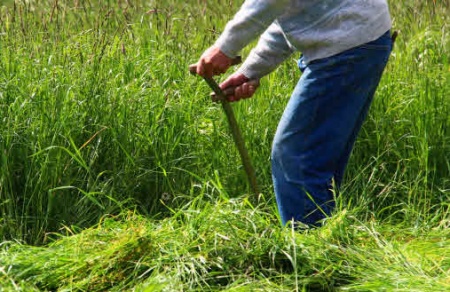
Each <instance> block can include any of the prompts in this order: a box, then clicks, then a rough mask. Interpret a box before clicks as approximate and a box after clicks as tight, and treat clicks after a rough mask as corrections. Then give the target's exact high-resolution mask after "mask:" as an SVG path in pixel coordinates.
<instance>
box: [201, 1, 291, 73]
mask: <svg viewBox="0 0 450 292" xmlns="http://www.w3.org/2000/svg"><path fill="white" fill-rule="evenodd" d="M290 1H291V0H247V1H245V3H244V4H243V5H242V7H241V9H240V10H239V11H238V12H237V13H236V15H235V16H234V18H233V19H232V20H231V21H230V22H228V24H227V25H226V27H225V30H224V32H223V33H222V34H221V36H220V37H219V39H218V40H217V41H216V43H215V44H214V45H213V46H212V47H211V48H209V49H208V50H206V51H205V52H204V53H203V55H202V56H201V57H200V59H199V61H198V62H197V74H199V75H201V76H204V77H211V76H213V75H218V74H221V73H224V72H225V71H226V70H227V69H228V68H229V67H230V65H231V59H232V58H234V57H235V56H236V55H237V53H238V52H239V51H240V50H241V49H242V48H244V47H245V46H246V45H247V44H249V43H250V42H251V41H252V40H253V39H254V38H256V37H257V36H259V35H260V34H261V33H262V32H263V31H264V30H265V29H266V28H267V27H268V26H269V25H270V24H271V23H273V22H274V20H275V19H276V18H277V17H278V16H280V15H281V14H282V13H283V12H284V11H285V9H286V8H287V6H288V4H289V3H290Z"/></svg>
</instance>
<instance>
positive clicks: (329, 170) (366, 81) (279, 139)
mask: <svg viewBox="0 0 450 292" xmlns="http://www.w3.org/2000/svg"><path fill="white" fill-rule="evenodd" d="M391 50H392V41H391V38H390V33H389V31H388V32H386V33H385V34H384V35H383V36H381V37H380V38H378V39H377V40H375V41H372V42H369V43H366V44H364V45H361V46H358V47H355V48H353V49H350V50H347V51H344V52H342V53H340V54H337V55H334V56H332V57H328V58H324V59H320V60H315V61H312V62H311V63H309V64H305V63H304V61H303V58H300V60H299V67H300V70H301V71H302V72H303V74H302V76H301V78H300V80H299V82H298V84H297V86H296V87H295V90H294V92H293V93H292V96H291V98H290V100H289V102H288V104H287V107H286V109H285V111H284V113H283V115H282V117H281V120H280V123H279V125H278V128H277V132H276V134H275V138H274V142H273V146H272V155H271V162H272V176H273V183H274V189H275V195H276V199H277V204H278V210H279V213H280V217H281V220H282V224H283V225H285V224H286V223H287V222H289V221H291V220H294V221H295V222H302V223H304V224H307V225H316V224H318V223H319V221H320V220H321V219H323V218H325V217H327V216H329V215H330V214H331V212H332V211H333V209H334V207H335V202H334V199H335V198H334V195H333V194H334V193H335V192H334V191H333V186H334V187H335V188H337V189H338V188H339V186H340V184H341V182H342V177H343V174H344V170H345V167H346V165H347V162H348V159H349V156H350V153H351V150H352V148H353V145H354V142H355V139H356V136H357V134H358V132H359V130H360V128H361V125H362V123H363V121H364V119H365V117H366V115H367V112H368V109H369V106H370V104H371V102H372V98H373V95H374V93H375V90H376V88H377V86H378V83H379V81H380V78H381V75H382V73H383V70H384V68H385V66H386V63H387V61H388V59H389V55H390V52H391Z"/></svg>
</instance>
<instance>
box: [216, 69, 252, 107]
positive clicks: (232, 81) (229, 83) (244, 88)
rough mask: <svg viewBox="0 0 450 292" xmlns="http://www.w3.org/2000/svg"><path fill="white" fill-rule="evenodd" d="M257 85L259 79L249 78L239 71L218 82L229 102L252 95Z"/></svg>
mask: <svg viewBox="0 0 450 292" xmlns="http://www.w3.org/2000/svg"><path fill="white" fill-rule="evenodd" d="M258 87H259V79H253V80H250V79H248V78H247V77H245V75H244V74H241V73H234V74H232V75H231V76H229V77H228V78H227V79H226V80H225V81H224V82H222V83H221V84H220V88H221V89H222V90H223V91H224V93H225V95H226V97H227V99H228V101H230V102H233V101H239V100H241V99H243V98H250V97H252V96H253V94H254V93H255V91H256V89H257V88H258Z"/></svg>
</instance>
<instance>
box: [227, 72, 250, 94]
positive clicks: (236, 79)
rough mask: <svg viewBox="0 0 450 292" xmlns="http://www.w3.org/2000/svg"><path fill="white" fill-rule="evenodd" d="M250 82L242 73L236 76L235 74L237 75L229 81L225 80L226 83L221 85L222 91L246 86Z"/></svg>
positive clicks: (228, 79)
mask: <svg viewBox="0 0 450 292" xmlns="http://www.w3.org/2000/svg"><path fill="white" fill-rule="evenodd" d="M248 80H249V79H248V78H247V77H245V75H244V74H242V73H238V74H236V73H235V74H233V75H231V76H230V77H228V78H227V79H225V81H224V82H222V83H221V84H220V89H222V90H224V89H226V88H228V87H236V86H239V85H242V84H244V83H245V82H247V81H248Z"/></svg>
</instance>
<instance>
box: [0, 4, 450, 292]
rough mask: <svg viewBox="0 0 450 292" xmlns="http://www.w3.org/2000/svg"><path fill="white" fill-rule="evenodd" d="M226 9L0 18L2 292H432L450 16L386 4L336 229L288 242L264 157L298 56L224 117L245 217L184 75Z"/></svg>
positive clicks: (442, 258) (71, 10) (210, 115)
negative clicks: (249, 162)
mask: <svg viewBox="0 0 450 292" xmlns="http://www.w3.org/2000/svg"><path fill="white" fill-rule="evenodd" d="M239 3H240V1H237V0H236V1H193V0H192V1H184V2H183V3H180V2H179V1H73V2H72V1H39V2H38V1H9V2H2V4H1V6H0V118H1V121H2V122H1V123H0V156H1V159H0V214H1V218H0V237H1V239H2V240H1V241H2V242H3V244H2V249H1V254H0V290H2V289H3V290H5V291H32V290H35V291H39V290H48V291H53V290H58V291H68V290H69V291H70V290H78V291H105V290H115V291H127V290H128V291H158V290H159V291H173V290H178V291H182V290H227V289H228V290H230V291H248V290H261V291H266V290H280V291H284V290H286V291H292V290H297V291H300V290H306V291H308V290H310V291H320V290H323V291H333V290H344V291H345V290H349V291H447V290H448V288H449V287H448V286H449V280H448V279H449V276H448V270H449V267H448V260H447V258H448V255H447V251H446V250H447V249H448V244H449V242H448V239H447V238H448V234H447V231H446V230H447V227H448V224H449V222H450V221H449V218H450V217H449V213H448V212H449V208H448V206H449V205H448V199H449V195H450V179H449V177H450V156H449V153H450V133H449V131H450V130H449V129H450V118H449V117H450V115H449V113H450V100H449V96H450V61H449V55H450V31H449V29H450V26H449V23H450V22H449V15H450V7H449V4H448V3H447V2H446V1H439V2H438V1H418V0H405V1H397V2H392V1H391V3H390V6H391V10H392V15H393V19H394V28H395V29H397V30H399V32H400V36H399V38H398V40H397V43H396V47H395V50H394V52H393V54H392V56H391V59H390V62H389V65H388V68H387V69H386V72H385V75H384V77H383V80H382V82H381V84H380V87H379V90H378V92H377V95H376V97H375V100H374V103H373V106H372V108H371V111H370V114H369V117H368V119H367V121H366V123H365V124H364V126H363V130H362V132H361V134H360V136H359V139H358V141H357V144H356V147H355V149H354V152H353V155H352V158H351V161H350V163H349V167H348V171H347V177H346V181H345V184H344V187H343V190H342V195H341V197H340V198H339V201H338V209H337V210H336V214H335V215H334V216H333V217H332V218H330V219H329V220H328V222H327V224H326V225H325V226H324V227H322V228H319V229H316V230H308V231H305V232H304V233H293V232H292V231H291V230H289V229H283V228H281V227H280V225H279V220H278V218H277V217H276V216H277V215H276V214H277V212H276V208H275V205H274V199H273V194H272V187H271V178H270V164H269V154H270V144H271V140H272V137H273V133H274V132H275V128H276V124H277V121H278V119H279V117H280V115H281V112H282V110H283V107H284V105H285V104H286V102H287V99H288V97H289V94H290V92H291V89H292V88H293V86H294V83H295V81H296V80H297V78H298V76H299V72H298V69H297V68H296V60H295V58H296V57H297V56H295V57H293V58H292V59H289V60H287V62H286V63H285V64H284V65H283V66H282V67H280V68H279V69H278V70H277V71H276V72H274V73H273V74H272V75H271V76H269V77H268V78H266V79H265V80H263V83H262V86H261V89H260V90H259V92H258V94H257V96H256V97H255V98H253V99H251V100H246V101H245V102H241V103H238V104H234V105H233V107H234V110H235V113H236V116H237V118H238V122H239V124H240V125H241V128H242V132H243V135H244V137H245V140H246V143H247V147H248V148H249V152H250V156H251V157H252V158H253V163H254V165H255V168H256V172H257V174H258V180H259V183H260V185H262V190H263V194H264V195H263V196H262V197H260V198H254V197H246V195H245V193H247V192H249V186H248V185H247V182H246V178H245V173H244V171H243V169H242V166H241V162H240V159H239V156H238V154H237V152H236V150H235V147H234V144H233V141H232V138H231V136H230V134H229V131H228V128H227V122H226V119H225V116H224V114H223V113H222V111H221V109H220V107H219V106H218V105H215V104H212V103H211V102H210V101H209V99H208V92H209V89H208V88H207V86H206V85H205V84H203V82H201V80H200V79H197V78H195V77H192V76H190V75H189V74H188V72H187V67H188V65H189V64H190V63H193V62H195V61H196V59H197V58H198V56H199V55H200V54H201V52H202V51H203V50H204V49H205V48H207V47H208V46H209V45H210V44H211V43H213V41H214V40H215V38H216V37H217V34H218V33H219V32H220V30H221V28H222V27H223V26H224V24H225V23H226V21H227V20H228V19H229V18H230V17H231V16H232V15H233V12H234V11H236V9H237V8H238V7H239ZM247 52H248V50H245V51H244V52H243V55H244V56H245V55H246V53H247ZM233 198H235V199H233ZM98 222H100V223H98ZM27 244H30V245H27Z"/></svg>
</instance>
